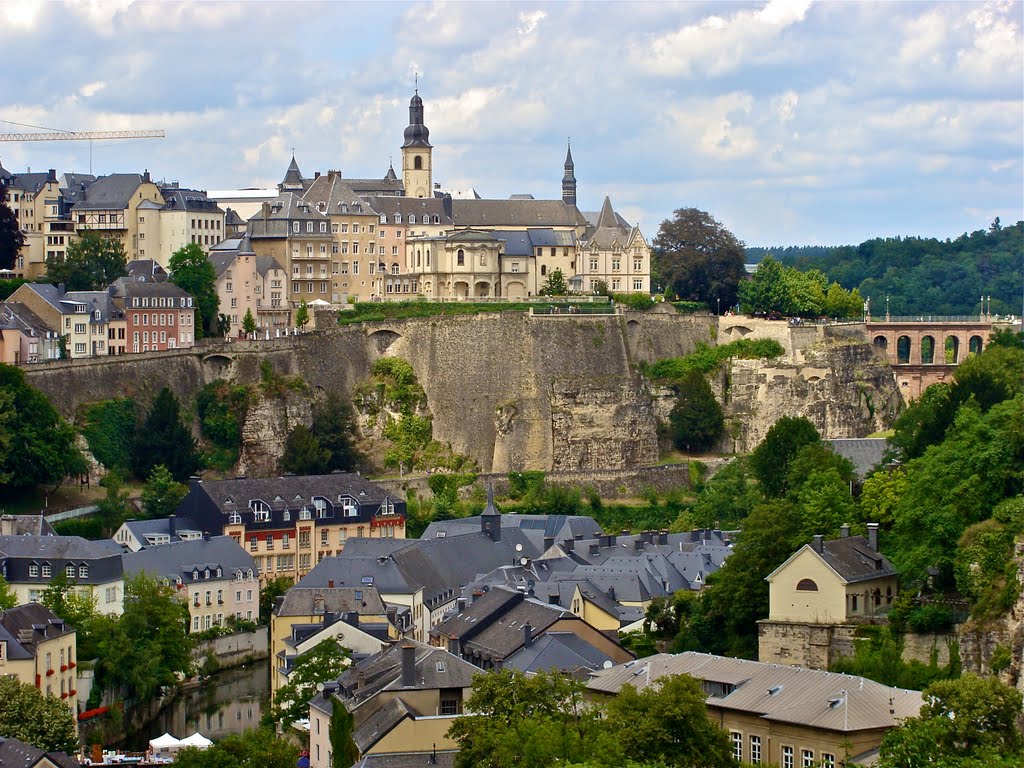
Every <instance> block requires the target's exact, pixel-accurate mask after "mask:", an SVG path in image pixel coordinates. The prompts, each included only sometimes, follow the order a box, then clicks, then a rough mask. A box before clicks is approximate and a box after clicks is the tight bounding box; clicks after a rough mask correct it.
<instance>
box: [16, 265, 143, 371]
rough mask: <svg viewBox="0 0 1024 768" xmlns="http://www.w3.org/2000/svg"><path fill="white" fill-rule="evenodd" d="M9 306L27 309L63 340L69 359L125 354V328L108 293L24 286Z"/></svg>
mask: <svg viewBox="0 0 1024 768" xmlns="http://www.w3.org/2000/svg"><path fill="white" fill-rule="evenodd" d="M10 301H11V302H15V303H17V304H20V305H22V306H24V307H26V308H27V309H28V310H30V311H31V312H32V313H33V314H34V315H35V316H36V317H38V318H39V319H40V320H42V322H43V323H45V324H46V326H47V327H48V328H50V329H52V330H53V331H55V332H56V333H57V334H58V335H60V336H62V337H64V344H65V348H66V350H67V356H68V357H69V358H71V359H77V358H82V357H98V356H103V355H119V354H124V353H125V351H126V347H125V345H126V343H127V341H126V336H127V325H126V321H125V315H124V311H123V309H122V308H120V307H118V306H117V303H116V302H115V301H114V300H113V297H112V296H111V294H110V293H109V292H108V291H69V292H66V293H65V292H63V291H61V290H60V289H59V288H58V287H56V286H53V285H50V284H48V283H25V284H24V285H21V286H18V289H17V290H16V291H15V292H14V293H13V294H11V298H10Z"/></svg>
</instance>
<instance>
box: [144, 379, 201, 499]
mask: <svg viewBox="0 0 1024 768" xmlns="http://www.w3.org/2000/svg"><path fill="white" fill-rule="evenodd" d="M160 464H162V465H163V466H165V467H166V468H167V470H168V471H169V472H170V473H171V476H172V477H173V478H174V479H175V480H178V481H183V480H185V479H187V478H188V477H189V475H191V474H192V473H193V472H194V471H195V470H197V469H198V468H199V467H200V460H199V455H198V453H197V452H196V441H195V438H193V437H192V433H191V431H190V430H189V428H188V427H187V426H185V424H184V423H183V422H182V420H181V407H180V406H179V405H178V398H176V397H175V396H174V393H172V392H171V390H170V389H168V388H167V387H164V388H163V389H161V390H160V392H159V393H158V394H157V396H156V399H155V400H154V401H153V405H152V406H151V407H150V409H149V412H148V413H147V414H146V418H145V421H144V422H143V424H142V427H141V428H140V429H139V430H138V432H137V434H136V437H135V454H134V456H133V466H132V471H133V472H134V473H135V475H136V477H140V478H143V477H149V475H150V474H151V473H152V471H153V469H154V467H156V466H158V465H160Z"/></svg>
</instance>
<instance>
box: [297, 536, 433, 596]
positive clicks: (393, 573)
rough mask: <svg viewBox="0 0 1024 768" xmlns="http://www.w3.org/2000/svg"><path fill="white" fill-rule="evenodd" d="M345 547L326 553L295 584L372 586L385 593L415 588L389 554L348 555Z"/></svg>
mask: <svg viewBox="0 0 1024 768" xmlns="http://www.w3.org/2000/svg"><path fill="white" fill-rule="evenodd" d="M347 550H348V545H346V547H345V551H343V552H342V554H341V555H337V556H335V557H325V558H324V559H323V560H321V561H320V562H319V563H317V564H316V565H315V566H313V570H311V571H310V572H309V573H307V574H306V575H305V576H303V577H302V579H301V580H300V581H299V583H298V584H297V585H296V586H298V587H310V588H312V587H317V588H324V587H328V586H329V585H330V584H332V583H333V584H334V586H335V587H360V586H367V587H371V586H372V587H374V588H376V589H377V590H378V591H379V592H382V593H384V594H410V593H412V592H414V591H415V590H416V589H417V587H416V586H415V585H413V584H411V583H410V582H409V580H408V579H407V578H406V577H405V575H404V574H403V573H402V571H401V570H399V568H398V565H397V564H396V563H395V561H394V560H392V559H391V558H390V557H380V558H378V557H376V556H374V557H349V556H348V555H347Z"/></svg>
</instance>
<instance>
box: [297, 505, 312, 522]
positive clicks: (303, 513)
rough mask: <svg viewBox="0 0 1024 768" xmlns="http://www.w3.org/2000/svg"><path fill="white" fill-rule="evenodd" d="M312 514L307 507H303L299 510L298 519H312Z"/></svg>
mask: <svg viewBox="0 0 1024 768" xmlns="http://www.w3.org/2000/svg"><path fill="white" fill-rule="evenodd" d="M312 519H313V514H312V513H311V512H310V511H309V507H303V508H302V509H300V510H299V520H312Z"/></svg>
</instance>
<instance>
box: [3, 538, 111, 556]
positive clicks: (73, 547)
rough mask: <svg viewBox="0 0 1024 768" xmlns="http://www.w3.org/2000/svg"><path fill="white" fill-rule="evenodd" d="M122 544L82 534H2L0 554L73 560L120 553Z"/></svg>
mask: <svg viewBox="0 0 1024 768" xmlns="http://www.w3.org/2000/svg"><path fill="white" fill-rule="evenodd" d="M121 552H122V549H121V545H120V544H118V543H117V542H116V541H114V540H112V539H101V540H99V541H89V540H87V539H83V538H82V537H81V536H0V556H6V557H40V558H43V557H45V558H59V559H71V560H89V559H101V558H105V557H112V556H115V555H120V554H121Z"/></svg>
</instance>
